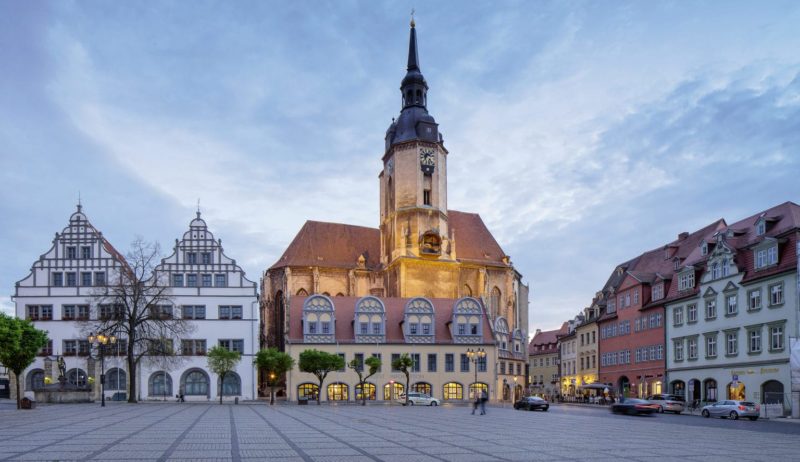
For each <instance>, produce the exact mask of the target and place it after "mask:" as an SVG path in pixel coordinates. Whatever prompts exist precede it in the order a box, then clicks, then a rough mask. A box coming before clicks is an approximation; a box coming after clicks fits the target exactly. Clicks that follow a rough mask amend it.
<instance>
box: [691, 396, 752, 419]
mask: <svg viewBox="0 0 800 462" xmlns="http://www.w3.org/2000/svg"><path fill="white" fill-rule="evenodd" d="M760 411H761V406H759V405H758V404H756V403H751V402H750V401H734V400H725V401H717V402H716V403H714V404H709V405H708V406H705V407H704V408H703V411H702V412H701V414H703V417H721V418H723V419H725V418H727V419H731V420H736V419H738V418H739V417H747V418H748V419H750V420H758V415H759V412H760Z"/></svg>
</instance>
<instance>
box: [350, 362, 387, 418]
mask: <svg viewBox="0 0 800 462" xmlns="http://www.w3.org/2000/svg"><path fill="white" fill-rule="evenodd" d="M364 365H366V366H367V367H368V368H369V369H368V371H369V374H367V375H366V376H364V372H363V371H364ZM347 367H349V368H350V369H353V370H354V371H355V373H356V374H358V383H359V385H361V405H362V406H366V405H367V393H366V391H365V390H364V387H365V386H366V385H367V380H369V378H370V377H372V376H373V375H375V374H376V373H377V372H378V369H380V368H381V360H380V359H378V358H377V357H375V356H370V357H369V358H367V359H365V360H364V364H361V361H359V360H357V359H355V358H353V360H352V361H350V362H349V363H347Z"/></svg>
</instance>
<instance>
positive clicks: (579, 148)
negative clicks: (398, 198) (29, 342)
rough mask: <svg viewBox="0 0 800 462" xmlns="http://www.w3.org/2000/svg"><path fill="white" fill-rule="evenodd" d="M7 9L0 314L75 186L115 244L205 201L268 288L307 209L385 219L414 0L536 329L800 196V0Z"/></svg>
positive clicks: (178, 230) (171, 227)
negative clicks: (266, 275) (674, 245)
mask: <svg viewBox="0 0 800 462" xmlns="http://www.w3.org/2000/svg"><path fill="white" fill-rule="evenodd" d="M417 3H418V4H417V5H414V3H413V2H407V1H392V2H377V1H367V0H364V1H327V2H326V1H293V2H271V1H253V2H249V1H236V2H228V1H220V2H215V1H193V2H182V1H175V2H172V1H155V0H154V1H146V2H145V1H131V2H108V1H58V2H46V1H36V2H30V1H22V0H20V1H11V0H5V1H0V216H2V217H3V218H2V220H0V223H2V226H0V248H2V251H3V256H4V258H3V259H0V307H1V308H0V309H2V310H4V311H6V312H12V311H13V302H12V300H11V296H12V295H13V293H14V283H15V282H16V281H18V280H20V279H22V278H24V277H25V276H26V275H27V274H28V271H29V270H30V267H31V265H32V264H33V262H34V261H35V260H36V259H37V258H38V257H39V255H41V254H42V253H44V252H46V251H47V250H48V249H49V248H50V246H51V244H52V240H53V236H54V233H56V232H60V231H61V229H62V228H63V227H65V226H66V224H67V222H68V218H69V216H70V214H71V213H72V212H73V211H74V210H75V205H76V203H77V201H78V196H79V194H80V197H81V201H82V204H83V207H84V212H86V214H87V215H88V217H89V220H90V221H91V222H92V223H93V224H94V226H95V227H96V228H97V229H99V230H100V231H102V232H103V234H104V236H105V237H106V238H107V239H109V240H110V241H111V243H112V244H113V245H114V246H115V247H117V248H118V249H120V250H123V251H124V250H125V249H127V248H129V245H130V243H131V242H132V241H133V240H134V239H135V238H136V237H137V236H140V237H142V238H144V239H146V240H149V241H157V242H159V243H161V246H162V249H163V251H164V252H165V253H169V252H171V249H172V245H173V243H174V240H175V239H176V238H179V237H180V236H181V235H182V234H183V232H184V231H185V230H186V229H187V228H188V224H189V221H190V220H191V219H192V218H193V217H194V214H195V210H196V208H197V201H198V199H199V200H200V208H201V210H202V213H203V217H204V218H205V219H206V221H207V223H208V225H209V228H210V230H211V231H212V232H213V233H214V234H215V235H216V236H217V237H219V238H221V239H222V241H223V246H224V248H225V251H226V253H227V254H228V255H229V256H231V257H232V258H235V259H236V261H237V262H238V263H239V264H240V265H241V266H242V267H243V268H244V269H245V271H246V272H247V275H248V277H249V278H250V279H252V280H255V281H258V280H259V278H260V277H261V274H262V272H263V271H264V270H265V269H266V268H268V267H269V266H270V265H272V264H273V263H274V262H275V261H276V260H277V259H278V257H279V256H280V255H281V254H282V252H283V250H284V249H285V248H286V247H287V246H288V244H289V243H290V242H291V240H292V238H293V237H294V236H295V234H296V233H297V231H298V230H299V229H300V227H301V226H302V224H303V223H304V221H305V220H319V221H332V222H339V223H349V224H354V225H362V226H370V227H377V226H378V217H379V202H378V200H379V198H378V178H377V175H378V173H379V171H380V169H381V167H382V164H381V160H380V159H381V157H382V155H383V136H384V134H385V131H386V128H387V127H388V126H389V123H390V122H391V119H392V117H396V116H397V115H398V114H399V111H400V109H401V107H400V103H401V99H400V92H399V85H400V81H401V79H402V78H403V76H404V74H405V64H406V59H407V50H408V28H409V25H408V23H409V13H410V11H411V9H412V8H416V24H417V34H418V39H419V58H420V67H421V69H422V72H423V74H424V75H425V77H426V79H427V81H428V84H429V86H430V90H429V93H428V109H429V111H430V112H431V114H432V115H433V116H434V117H435V118H436V121H437V122H438V123H439V124H440V125H439V128H440V131H441V132H442V133H443V135H444V143H445V146H446V147H447V149H448V150H449V152H450V154H449V156H448V167H449V169H448V170H449V171H448V193H449V204H448V205H449V208H450V209H454V210H462V211H469V212H477V213H479V214H480V215H481V216H482V217H483V219H484V221H485V222H486V223H487V225H488V226H489V228H490V230H491V231H492V232H493V233H494V235H495V237H496V238H497V240H498V242H499V243H500V245H501V247H502V248H503V250H504V251H505V252H506V253H507V254H508V255H510V256H511V260H512V262H513V263H514V266H515V267H516V268H517V269H518V270H519V271H520V272H521V273H522V274H523V275H524V280H525V282H526V283H528V284H529V285H530V290H531V293H530V319H531V325H530V331H531V332H534V331H535V329H543V330H548V329H553V328H557V327H559V326H560V324H561V323H562V322H563V321H565V320H567V319H569V318H571V317H573V316H575V314H577V313H578V312H579V311H580V310H582V309H583V308H584V307H586V306H588V305H589V304H590V303H591V299H592V297H593V296H594V294H595V292H596V291H598V290H599V289H600V288H602V286H603V284H604V283H605V281H606V279H607V277H608V276H609V274H610V273H611V272H612V271H613V269H614V268H615V266H616V265H617V264H618V263H620V262H623V261H626V260H628V259H630V258H632V257H634V256H636V255H638V254H640V253H642V252H644V251H646V250H650V249H653V248H659V247H661V246H662V245H664V244H666V243H667V242H669V241H671V240H674V239H675V238H676V237H677V235H678V233H680V232H682V231H693V230H696V229H699V228H701V227H703V226H705V225H706V224H709V223H711V222H713V221H714V220H716V219H719V218H725V219H726V220H727V221H728V222H733V221H737V220H739V219H742V218H744V217H747V216H749V215H751V214H754V213H757V212H759V211H761V210H763V209H766V208H769V207H771V206H773V205H777V204H780V203H783V202H785V201H789V200H791V201H794V202H800V187H798V183H797V178H798V176H800V54H798V52H797V50H800V34H798V33H797V24H800V3H798V2H796V1H779V0H773V1H770V2H756V1H751V2H736V1H721V0H719V1H662V2H641V1H631V2H625V1H617V0H614V1H591V2H582V1H553V2H544V1H520V2H514V1H497V2H477V1H476V2H445V1H435V2H424V4H419V3H422V2H417Z"/></svg>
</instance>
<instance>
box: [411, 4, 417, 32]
mask: <svg viewBox="0 0 800 462" xmlns="http://www.w3.org/2000/svg"><path fill="white" fill-rule="evenodd" d="M414 26H416V24H415V23H414V8H411V27H414Z"/></svg>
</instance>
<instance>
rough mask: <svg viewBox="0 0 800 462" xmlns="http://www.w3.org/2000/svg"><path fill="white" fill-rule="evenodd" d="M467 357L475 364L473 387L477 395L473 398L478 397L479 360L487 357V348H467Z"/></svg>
mask: <svg viewBox="0 0 800 462" xmlns="http://www.w3.org/2000/svg"><path fill="white" fill-rule="evenodd" d="M467 357H468V358H469V360H470V361H472V363H473V364H475V382H474V386H473V389H474V390H475V391H474V393H475V396H473V398H477V397H478V362H479V361H481V360H482V359H484V358H485V357H486V350H484V349H483V348H475V349H474V350H473V349H472V348H467Z"/></svg>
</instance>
